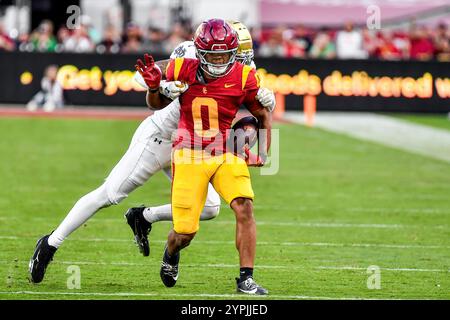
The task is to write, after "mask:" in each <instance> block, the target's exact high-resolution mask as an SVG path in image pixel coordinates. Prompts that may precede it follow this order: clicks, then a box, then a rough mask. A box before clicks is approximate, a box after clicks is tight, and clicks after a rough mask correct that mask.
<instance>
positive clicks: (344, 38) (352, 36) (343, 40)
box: [336, 21, 368, 59]
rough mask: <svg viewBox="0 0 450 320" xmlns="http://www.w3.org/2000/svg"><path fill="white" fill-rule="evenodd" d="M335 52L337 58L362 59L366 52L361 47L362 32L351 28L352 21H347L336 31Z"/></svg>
mask: <svg viewBox="0 0 450 320" xmlns="http://www.w3.org/2000/svg"><path fill="white" fill-rule="evenodd" d="M336 52H337V57H338V58H339V59H364V58H367V56H368V55H367V52H366V51H365V50H364V49H363V37H362V33H361V32H360V31H358V30H354V29H353V23H352V22H351V21H348V22H347V23H346V24H345V29H344V30H341V31H339V32H338V33H337V36H336Z"/></svg>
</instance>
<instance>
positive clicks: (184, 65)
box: [165, 58, 199, 84]
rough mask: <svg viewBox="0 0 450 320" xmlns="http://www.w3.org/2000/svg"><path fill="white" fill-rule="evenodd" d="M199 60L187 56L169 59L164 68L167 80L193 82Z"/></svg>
mask: <svg viewBox="0 0 450 320" xmlns="http://www.w3.org/2000/svg"><path fill="white" fill-rule="evenodd" d="M198 65H199V61H198V60H197V59H189V58H175V59H171V60H170V61H169V63H168V64H167V68H166V72H165V73H166V79H167V81H182V82H186V83H187V84H192V83H194V82H195V78H196V75H197V68H198Z"/></svg>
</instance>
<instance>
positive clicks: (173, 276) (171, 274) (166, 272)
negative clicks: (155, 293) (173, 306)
mask: <svg viewBox="0 0 450 320" xmlns="http://www.w3.org/2000/svg"><path fill="white" fill-rule="evenodd" d="M166 251H167V246H166V248H165V249H164V256H163V261H162V262H161V271H160V272H159V275H160V276H161V280H162V282H163V283H164V285H165V286H166V287H168V288H170V287H173V286H174V285H175V283H177V280H178V263H179V261H180V253H179V252H178V253H177V254H176V257H175V260H176V263H175V264H170V263H169V262H168V261H167V260H166V259H165V257H166Z"/></svg>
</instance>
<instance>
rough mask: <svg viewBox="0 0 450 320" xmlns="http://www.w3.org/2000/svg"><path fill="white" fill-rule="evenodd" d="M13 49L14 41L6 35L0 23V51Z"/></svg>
mask: <svg viewBox="0 0 450 320" xmlns="http://www.w3.org/2000/svg"><path fill="white" fill-rule="evenodd" d="M15 48H16V46H15V44H14V41H13V40H12V39H11V38H10V37H9V36H8V35H7V34H6V32H5V31H4V29H3V25H2V24H1V23H0V51H13V50H14V49H15Z"/></svg>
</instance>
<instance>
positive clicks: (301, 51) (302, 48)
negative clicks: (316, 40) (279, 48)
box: [285, 25, 312, 58]
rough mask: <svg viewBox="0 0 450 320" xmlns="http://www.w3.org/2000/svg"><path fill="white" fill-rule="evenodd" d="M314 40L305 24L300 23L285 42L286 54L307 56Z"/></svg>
mask: <svg viewBox="0 0 450 320" xmlns="http://www.w3.org/2000/svg"><path fill="white" fill-rule="evenodd" d="M311 45H312V40H311V38H310V37H309V35H308V32H307V30H306V28H305V27H304V26H303V25H298V26H297V27H295V29H294V31H293V32H292V37H289V39H288V41H287V42H286V44H285V56H286V57H288V58H289V57H297V58H305V57H306V56H307V55H308V52H309V50H310V48H311Z"/></svg>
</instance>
